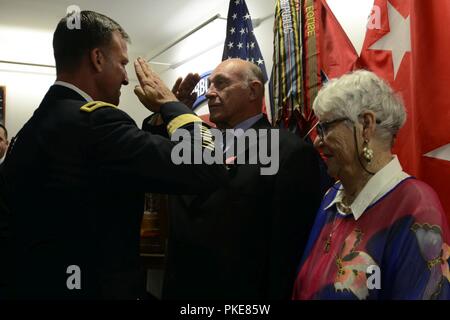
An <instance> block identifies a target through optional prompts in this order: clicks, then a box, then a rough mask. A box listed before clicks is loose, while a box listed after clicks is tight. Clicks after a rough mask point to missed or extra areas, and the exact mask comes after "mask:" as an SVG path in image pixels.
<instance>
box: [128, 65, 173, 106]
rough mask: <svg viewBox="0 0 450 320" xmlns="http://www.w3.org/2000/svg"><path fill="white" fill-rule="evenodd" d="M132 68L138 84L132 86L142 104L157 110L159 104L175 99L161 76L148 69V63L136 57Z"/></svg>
mask: <svg viewBox="0 0 450 320" xmlns="http://www.w3.org/2000/svg"><path fill="white" fill-rule="evenodd" d="M134 69H135V70H136V75H137V78H138V80H139V83H140V85H139V86H136V87H135V88H134V93H135V94H136V95H137V96H138V98H139V100H140V101H141V102H142V104H143V105H144V106H145V107H146V108H147V109H149V110H150V111H153V112H159V109H160V108H161V105H163V104H164V103H167V102H171V101H177V98H176V97H175V95H174V94H173V93H172V92H171V91H170V90H169V88H167V87H166V85H165V84H164V82H163V81H162V80H161V78H160V77H159V76H158V75H157V74H156V73H155V72H153V70H152V69H150V66H149V65H148V63H147V62H146V61H145V60H144V59H142V58H138V59H137V60H136V61H135V62H134Z"/></svg>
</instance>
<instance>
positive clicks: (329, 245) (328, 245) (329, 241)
mask: <svg viewBox="0 0 450 320" xmlns="http://www.w3.org/2000/svg"><path fill="white" fill-rule="evenodd" d="M337 205H342V209H344V208H345V209H346V210H342V211H344V212H345V213H350V212H351V208H350V207H347V206H345V205H344V204H342V203H338V204H337ZM347 210H349V212H347ZM338 214H339V213H338V212H337V211H336V213H335V215H334V218H333V224H332V225H331V231H330V233H329V234H328V237H327V240H326V241H325V245H324V247H323V249H324V250H325V252H326V253H328V252H329V251H330V247H331V240H332V238H333V234H334V232H335V231H336V229H337V228H338V227H339V226H340V224H341V222H342V219H343V217H342V218H340V221H339V223H338V224H336V226H335V225H334V224H335V222H336V217H337V215H338Z"/></svg>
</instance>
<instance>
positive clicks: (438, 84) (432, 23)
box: [360, 0, 450, 217]
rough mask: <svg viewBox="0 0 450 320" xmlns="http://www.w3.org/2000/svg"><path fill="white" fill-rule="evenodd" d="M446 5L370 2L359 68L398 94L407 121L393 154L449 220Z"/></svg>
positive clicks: (417, 0)
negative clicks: (433, 196)
mask: <svg viewBox="0 0 450 320" xmlns="http://www.w3.org/2000/svg"><path fill="white" fill-rule="evenodd" d="M449 21H450V1H423V0H375V2H374V7H373V10H372V14H371V16H370V18H369V22H368V26H367V27H368V28H367V32H366V38H365V42H364V45H363V50H362V52H361V57H360V60H361V64H362V66H363V67H364V68H366V69H369V70H371V71H374V72H375V73H377V74H378V75H379V76H380V77H382V78H384V79H385V80H386V81H387V82H388V83H390V85H391V86H392V87H393V88H394V90H396V91H397V92H399V93H400V95H401V96H402V98H403V101H404V103H405V107H406V109H407V114H408V119H407V121H406V124H405V126H404V127H403V128H402V129H401V130H400V134H399V135H398V137H397V140H396V144H395V147H394V152H395V153H396V154H398V156H399V159H400V161H401V163H402V165H403V168H404V170H405V171H407V172H408V173H410V174H412V175H415V176H417V177H418V178H420V179H422V180H424V181H425V182H427V183H428V184H430V185H431V186H432V187H433V188H434V189H435V190H436V191H437V193H438V194H439V198H440V200H441V201H442V203H443V205H444V209H445V210H446V212H447V216H448V217H450V98H449V94H448V90H449V89H448V88H450V59H449V58H448V53H449V52H450V41H449V36H448V31H447V29H448V23H449Z"/></svg>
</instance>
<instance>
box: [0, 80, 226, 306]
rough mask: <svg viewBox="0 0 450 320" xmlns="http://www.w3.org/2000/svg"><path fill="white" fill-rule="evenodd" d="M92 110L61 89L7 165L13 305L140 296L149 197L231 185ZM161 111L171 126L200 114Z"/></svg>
mask: <svg viewBox="0 0 450 320" xmlns="http://www.w3.org/2000/svg"><path fill="white" fill-rule="evenodd" d="M85 103H86V101H84V99H83V98H82V97H81V96H79V95H78V94H77V93H76V92H74V91H72V90H70V89H67V88H65V87H61V86H52V87H51V88H50V90H49V91H48V93H47V94H46V96H45V98H44V100H43V101H42V103H41V105H40V106H39V107H38V109H37V110H36V111H35V112H34V114H33V116H32V117H31V119H30V120H29V121H28V122H27V123H26V124H25V125H24V127H23V128H22V129H21V130H20V132H19V133H18V136H17V140H16V142H15V143H14V145H13V146H12V150H11V151H10V152H9V154H8V157H7V159H6V161H5V163H4V167H3V168H2V171H3V172H2V174H3V177H4V179H5V182H6V185H7V186H8V190H7V195H6V202H7V205H8V208H9V209H10V211H11V214H9V215H8V216H9V221H8V225H9V228H10V229H9V231H8V232H5V231H4V232H3V234H9V235H10V236H8V239H7V241H8V243H9V248H10V250H9V251H7V254H5V256H3V257H2V264H4V263H5V261H6V264H7V265H8V268H9V269H8V270H7V271H4V272H3V273H2V274H0V277H2V280H0V285H1V284H2V283H5V282H7V284H8V285H7V287H6V289H5V287H4V288H3V292H4V294H7V297H13V298H14V297H19V298H78V297H81V298H98V297H106V298H130V299H134V298H137V297H139V296H140V294H141V293H142V292H143V291H144V286H145V283H144V281H143V278H141V277H140V273H139V235H140V233H139V229H140V222H141V218H142V213H143V205H144V192H147V191H148V192H150V191H154V192H168V193H171V192H176V193H180V192H186V191H187V190H196V191H198V192H199V193H201V192H205V191H206V190H209V189H210V185H211V183H212V187H213V188H216V187H218V186H219V185H221V184H222V183H223V182H226V170H225V168H224V167H223V166H206V165H197V166H190V167H189V166H183V165H181V166H176V165H174V164H173V163H172V161H171V149H172V147H173V146H174V143H173V142H171V141H170V140H168V139H165V138H163V137H161V136H156V135H152V134H150V133H148V132H144V131H142V130H140V129H139V128H138V127H137V126H136V124H135V122H134V121H133V120H132V119H131V118H130V117H129V116H128V115H127V114H126V113H125V112H123V111H121V110H119V109H117V108H113V107H103V108H100V109H97V110H95V111H93V112H83V111H80V107H81V106H82V105H84V104H85ZM161 112H162V115H163V118H164V120H165V122H166V123H167V122H169V121H170V120H172V119H174V118H175V117H177V116H179V115H181V114H184V113H192V112H191V111H190V110H189V109H188V108H187V107H186V106H184V105H182V104H181V103H178V102H177V103H169V104H166V105H164V106H162V108H161ZM193 127H194V125H193V124H192V123H191V124H188V125H186V126H185V127H184V128H186V129H188V130H191V131H193ZM4 216H5V214H4ZM4 216H3V218H2V219H1V221H3V222H4V220H5V219H4ZM3 225H4V223H3ZM3 230H4V228H3ZM71 265H76V266H78V267H79V268H80V270H81V289H80V290H76V289H75V290H69V289H68V287H67V284H66V281H67V280H68V278H69V277H70V275H71V274H73V273H67V268H68V267H69V266H71ZM69 282H70V279H69ZM1 289H2V288H0V290H1ZM0 293H1V291H0Z"/></svg>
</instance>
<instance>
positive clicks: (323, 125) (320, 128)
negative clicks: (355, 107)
mask: <svg viewBox="0 0 450 320" xmlns="http://www.w3.org/2000/svg"><path fill="white" fill-rule="evenodd" d="M342 121H351V122H353V121H352V120H351V119H349V118H347V117H343V118H337V119H334V120H330V121H325V122H318V123H317V126H316V130H317V134H318V135H319V137H320V139H321V140H323V138H324V136H325V135H326V134H327V132H328V130H330V128H331V126H332V125H333V124H336V123H339V122H342Z"/></svg>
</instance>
